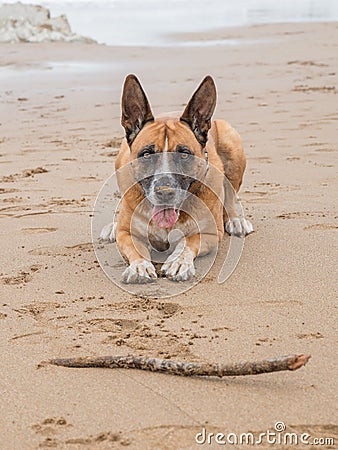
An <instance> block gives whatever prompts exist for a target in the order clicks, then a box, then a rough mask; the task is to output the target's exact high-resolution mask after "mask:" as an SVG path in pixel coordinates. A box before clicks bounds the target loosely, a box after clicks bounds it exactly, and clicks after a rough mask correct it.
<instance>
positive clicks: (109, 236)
mask: <svg viewBox="0 0 338 450" xmlns="http://www.w3.org/2000/svg"><path fill="white" fill-rule="evenodd" d="M116 227H117V222H110V223H108V224H107V225H105V226H104V227H103V228H102V231H101V233H100V238H101V239H102V240H104V241H110V242H115V241H116Z"/></svg>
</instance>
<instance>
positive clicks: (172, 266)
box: [161, 248, 196, 281]
mask: <svg viewBox="0 0 338 450" xmlns="http://www.w3.org/2000/svg"><path fill="white" fill-rule="evenodd" d="M161 271H162V272H163V273H164V274H165V276H166V277H167V278H169V279H170V280H172V281H187V280H189V279H190V278H191V277H193V276H194V275H195V273H196V271H195V266H194V254H193V252H192V251H191V250H190V249H189V248H185V249H184V250H183V251H182V252H181V253H180V254H179V255H178V256H177V255H176V254H175V252H174V253H173V254H172V255H170V256H169V258H168V259H167V260H166V262H165V263H164V264H163V266H162V267H161Z"/></svg>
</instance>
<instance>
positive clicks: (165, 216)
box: [153, 205, 177, 228]
mask: <svg viewBox="0 0 338 450" xmlns="http://www.w3.org/2000/svg"><path fill="white" fill-rule="evenodd" d="M176 220H177V214H176V211H175V209H174V208H166V207H165V206H163V205H162V206H154V207H153V221H154V222H155V223H156V225H157V226H158V227H160V228H171V227H173V226H174V225H175V223H176Z"/></svg>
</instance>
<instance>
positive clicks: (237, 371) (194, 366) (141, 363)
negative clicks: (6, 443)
mask: <svg viewBox="0 0 338 450" xmlns="http://www.w3.org/2000/svg"><path fill="white" fill-rule="evenodd" d="M309 359H310V355H302V354H301V355H289V356H281V357H277V358H271V359H264V360H262V361H257V362H242V363H231V364H203V363H187V362H177V361H170V360H168V359H159V358H146V357H144V356H132V355H129V356H102V357H85V358H66V359H52V360H50V361H48V364H54V365H56V366H65V367H78V368H80V367H82V368H83V367H87V368H88V367H101V368H106V369H140V370H149V371H151V372H165V373H167V374H171V375H181V376H186V377H187V376H202V377H220V378H222V377H227V376H240V375H258V374H260V373H268V372H278V371H281V370H297V369H299V368H300V367H302V366H305V364H306V363H307V362H308V360H309Z"/></svg>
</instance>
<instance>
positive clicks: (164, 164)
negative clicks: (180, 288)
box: [121, 75, 216, 228]
mask: <svg viewBox="0 0 338 450" xmlns="http://www.w3.org/2000/svg"><path fill="white" fill-rule="evenodd" d="M215 105H216V88H215V84H214V81H213V79H212V78H211V77H210V76H207V77H205V78H204V80H203V81H202V83H201V84H200V86H199V87H198V88H197V90H196V91H195V93H194V94H193V96H192V98H191V99H190V101H189V103H188V105H187V106H186V108H185V110H184V112H183V114H182V115H181V117H180V118H176V119H170V118H163V119H157V120H155V119H154V116H153V114H152V111H151V108H150V105H149V102H148V99H147V97H146V94H145V92H144V90H143V89H142V86H141V84H140V82H139V81H138V79H137V78H136V76H135V75H128V76H127V78H126V80H125V83H124V88H123V94H122V118H121V123H122V125H123V127H124V129H125V132H126V138H127V141H128V145H129V148H130V163H131V164H130V167H131V168H132V172H133V176H134V177H135V179H136V181H137V182H138V183H139V184H140V185H141V186H142V189H143V192H144V195H145V197H146V198H147V199H148V201H149V202H150V203H151V205H152V206H153V221H154V223H156V224H157V225H158V226H159V227H162V228H171V227H173V226H174V224H175V222H176V221H177V218H178V213H179V210H180V206H181V205H182V203H183V201H184V200H185V199H186V198H187V197H188V196H189V195H190V194H191V193H192V192H194V191H195V189H196V186H198V185H199V184H200V183H201V181H202V180H203V177H204V176H205V174H206V171H207V168H208V160H207V153H206V150H205V145H206V142H207V139H208V131H209V129H210V126H211V116H212V114H213V112H214V109H215Z"/></svg>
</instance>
